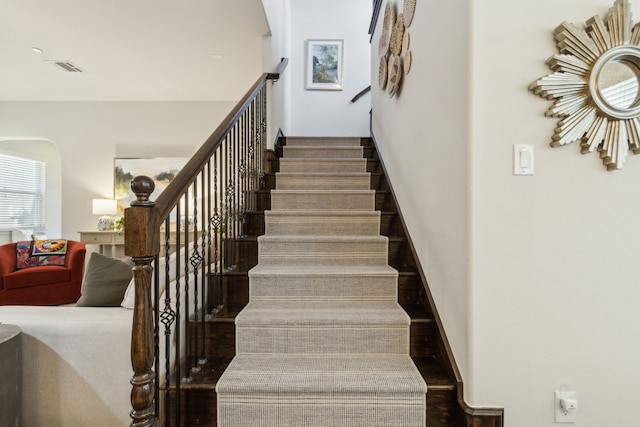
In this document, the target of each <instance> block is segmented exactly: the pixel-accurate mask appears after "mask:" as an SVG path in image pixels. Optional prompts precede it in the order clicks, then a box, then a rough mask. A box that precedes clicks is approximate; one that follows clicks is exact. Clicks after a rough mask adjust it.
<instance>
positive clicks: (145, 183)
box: [131, 175, 156, 207]
mask: <svg viewBox="0 0 640 427" xmlns="http://www.w3.org/2000/svg"><path fill="white" fill-rule="evenodd" d="M155 189H156V184H155V182H153V180H152V179H151V178H149V177H148V176H144V175H140V176H136V177H135V178H133V179H132V180H131V191H133V193H134V194H135V195H136V200H134V201H133V202H131V206H147V207H148V206H155V203H154V202H152V201H151V200H149V198H150V197H151V193H153V190H155Z"/></svg>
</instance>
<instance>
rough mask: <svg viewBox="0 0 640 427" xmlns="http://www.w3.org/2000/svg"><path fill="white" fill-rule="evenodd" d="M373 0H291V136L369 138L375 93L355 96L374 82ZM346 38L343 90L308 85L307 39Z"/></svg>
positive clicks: (289, 71) (289, 76) (288, 71)
mask: <svg viewBox="0 0 640 427" xmlns="http://www.w3.org/2000/svg"><path fill="white" fill-rule="evenodd" d="M371 5H372V2H371V0H349V1H344V0H324V1H317V0H294V1H291V24H290V31H291V35H290V40H291V48H290V51H291V61H290V63H289V69H288V70H287V73H289V75H288V78H290V79H291V80H290V81H291V94H290V99H289V102H290V105H291V114H290V124H291V128H290V133H289V134H290V135H305V136H313V135H317V136H368V135H369V110H370V108H371V103H370V99H371V98H370V96H369V95H366V96H365V97H363V98H361V99H360V100H359V101H358V102H356V103H354V104H351V103H350V100H351V99H352V98H353V97H354V96H355V95H356V94H357V93H358V92H360V91H361V90H362V89H364V88H365V87H367V86H369V84H370V78H369V69H370V60H369V58H370V54H369V50H370V47H369V35H368V34H367V30H368V28H369V21H370V19H371V8H372V6H371ZM308 39H343V40H344V47H343V48H344V68H343V89H342V90H341V91H324V90H306V89H305V81H304V76H305V66H306V63H305V53H306V46H305V41H306V40H308Z"/></svg>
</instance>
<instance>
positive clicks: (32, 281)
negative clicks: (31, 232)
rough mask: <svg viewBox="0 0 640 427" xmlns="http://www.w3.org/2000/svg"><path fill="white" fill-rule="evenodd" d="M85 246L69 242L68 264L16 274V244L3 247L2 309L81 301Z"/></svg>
mask: <svg viewBox="0 0 640 427" xmlns="http://www.w3.org/2000/svg"><path fill="white" fill-rule="evenodd" d="M86 252H87V248H86V246H85V245H84V243H81V242H76V241H73V240H67V254H66V257H65V263H64V265H63V266H60V265H45V266H38V267H30V268H24V269H21V270H16V244H15V243H7V244H5V245H1V246H0V305H10V304H11V305H59V304H67V303H73V302H76V301H78V299H79V298H80V288H81V287H82V277H83V273H84V257H85V255H86Z"/></svg>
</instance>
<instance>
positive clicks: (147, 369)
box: [124, 176, 160, 427]
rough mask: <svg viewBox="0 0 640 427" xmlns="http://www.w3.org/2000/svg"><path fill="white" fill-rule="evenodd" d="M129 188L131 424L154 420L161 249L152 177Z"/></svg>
mask: <svg viewBox="0 0 640 427" xmlns="http://www.w3.org/2000/svg"><path fill="white" fill-rule="evenodd" d="M131 189H132V190H133V192H134V193H135V194H136V197H137V200H135V201H133V202H131V207H130V208H127V209H125V212H124V216H125V220H124V223H125V239H124V240H125V255H127V256H130V257H131V259H132V260H133V263H134V266H133V278H134V280H135V305H134V308H133V325H132V332H131V366H132V368H133V372H134V374H133V378H131V385H132V389H131V406H132V408H133V409H132V411H131V418H132V420H133V421H132V422H131V427H153V426H156V424H157V419H156V409H155V408H156V402H155V388H156V384H155V373H154V372H153V365H154V357H155V351H154V324H153V309H152V305H151V282H152V278H153V265H152V262H153V260H154V258H155V256H156V255H157V254H158V252H159V250H160V246H159V240H158V239H159V237H158V230H159V224H158V222H159V221H158V212H157V209H156V208H155V203H154V202H152V201H151V200H150V199H149V198H150V196H151V193H152V192H153V190H154V189H155V184H154V183H153V180H152V179H151V178H149V177H146V176H139V177H135V178H134V179H133V180H132V181H131Z"/></svg>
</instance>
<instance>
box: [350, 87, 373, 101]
mask: <svg viewBox="0 0 640 427" xmlns="http://www.w3.org/2000/svg"><path fill="white" fill-rule="evenodd" d="M369 92H371V85H369V86H367V87H365V88H364V89H362V90H361V91H360V92H358V93H357V94H356V96H354V97H353V99H351V103H352V104H353V103H354V102H356V101H357V100H358V99H360V98H362V97H363V96H364V95H365V94H367V93H369Z"/></svg>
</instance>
